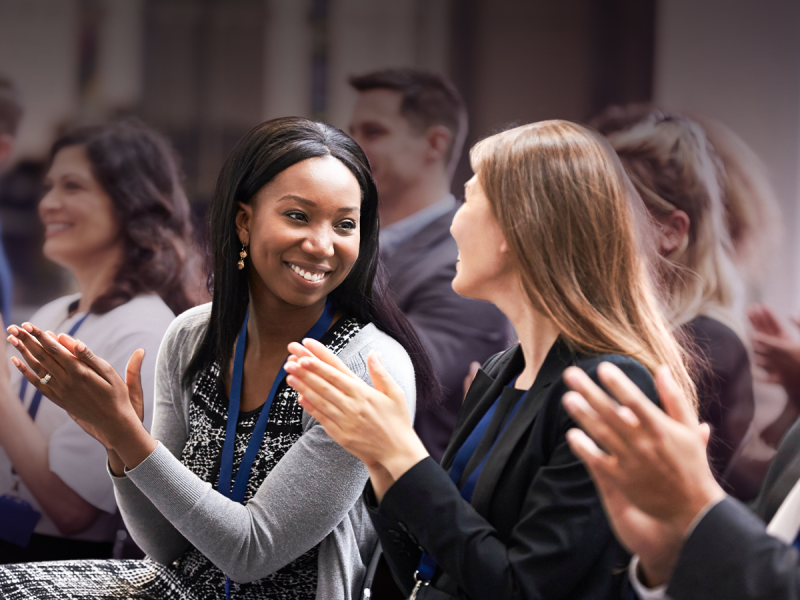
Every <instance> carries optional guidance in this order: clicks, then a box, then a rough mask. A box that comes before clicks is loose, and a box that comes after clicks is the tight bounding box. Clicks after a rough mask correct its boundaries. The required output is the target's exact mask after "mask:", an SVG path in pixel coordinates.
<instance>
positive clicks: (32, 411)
mask: <svg viewBox="0 0 800 600" xmlns="http://www.w3.org/2000/svg"><path fill="white" fill-rule="evenodd" d="M90 314H91V313H88V312H87V313H86V314H85V315H83V316H82V317H81V318H80V319H78V322H77V323H75V325H73V326H72V329H70V330H69V334H68V335H69V336H70V337H72V336H74V335H75V334H76V333H77V331H78V328H79V327H80V326H81V325H83V322H84V321H85V320H86V319H87V318H88V317H89V315H90ZM27 390H28V380H27V379H25V378H24V377H23V378H22V383H21V384H20V386H19V398H20V400H22V401H23V402H25V392H26V391H27ZM41 403H42V392H40V391H39V390H36V393H35V394H34V395H33V400H31V405H30V406H29V407H28V414H29V415H30V416H31V421H35V420H36V414H37V413H38V412H39V405H40V404H41Z"/></svg>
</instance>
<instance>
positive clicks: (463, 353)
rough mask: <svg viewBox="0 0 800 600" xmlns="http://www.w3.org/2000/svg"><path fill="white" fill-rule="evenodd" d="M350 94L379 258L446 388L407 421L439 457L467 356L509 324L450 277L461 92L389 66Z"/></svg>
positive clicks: (479, 352) (495, 342)
mask: <svg viewBox="0 0 800 600" xmlns="http://www.w3.org/2000/svg"><path fill="white" fill-rule="evenodd" d="M350 85H352V86H353V88H355V89H356V90H357V91H358V92H359V94H358V100H357V102H356V106H355V109H354V111H353V116H352V120H351V122H350V134H351V135H352V136H353V138H354V139H355V140H356V142H358V144H359V145H360V146H361V147H362V148H363V149H364V151H365V152H366V153H367V157H368V158H369V161H370V164H371V166H372V173H373V176H374V177H375V182H376V184H377V186H378V194H379V198H380V202H379V211H380V219H381V233H380V243H381V257H382V259H383V261H384V263H385V265H386V267H387V270H388V275H389V287H390V289H391V291H392V293H393V295H394V298H395V300H396V301H397V303H398V305H399V306H400V309H401V310H403V312H405V314H406V315H407V316H408V318H409V320H410V321H411V323H412V324H413V325H414V327H415V329H416V331H417V334H418V335H419V337H420V339H421V340H422V343H423V345H424V346H425V348H426V350H427V351H428V354H429V355H430V358H431V361H432V363H433V366H434V370H435V372H436V375H437V376H438V378H439V380H440V381H441V383H442V385H443V387H444V388H445V394H444V400H443V403H442V404H441V405H440V406H419V407H417V416H416V421H415V424H414V427H415V429H416V431H417V433H418V434H419V437H420V438H421V439H422V441H423V443H424V444H425V446H426V448H427V450H428V452H430V454H431V456H432V457H433V458H434V459H435V460H437V461H440V460H441V458H442V454H443V453H444V449H445V446H446V445H447V442H448V440H449V439H450V434H451V432H452V430H453V427H454V426H455V422H456V417H457V415H458V411H459V408H460V407H461V401H462V399H463V387H462V385H463V381H464V378H465V377H466V375H467V373H468V372H469V370H470V363H471V362H473V361H480V362H483V361H484V360H486V359H487V358H488V357H489V356H491V355H492V354H494V353H496V352H499V351H500V350H502V349H504V348H505V347H506V346H507V343H508V332H509V326H508V323H507V320H506V318H505V317H504V316H503V314H502V313H501V312H500V311H499V310H498V309H497V308H495V307H494V306H493V305H491V304H488V303H484V302H479V301H476V300H470V299H467V298H463V297H461V296H459V295H458V294H456V293H455V292H454V291H453V289H452V287H451V285H450V284H451V282H452V280H453V277H455V274H456V261H457V260H458V247H457V246H456V243H455V240H454V239H453V237H452V236H451V235H450V224H451V223H452V221H453V216H454V215H455V213H456V211H457V210H458V207H459V202H457V201H456V198H455V197H454V196H453V195H452V194H451V193H450V184H451V180H452V176H453V172H454V170H455V167H456V164H457V163H458V159H459V157H460V156H461V150H462V148H463V146H464V139H465V138H466V134H467V112H466V108H465V107H464V102H463V100H462V99H461V95H460V94H459V93H458V91H457V90H456V89H455V87H454V86H453V85H452V84H451V83H450V82H449V81H447V80H446V79H444V78H443V77H441V76H439V75H436V74H434V73H429V72H426V71H419V70H415V69H389V70H383V71H378V72H374V73H369V74H367V75H360V76H357V77H352V78H351V79H350Z"/></svg>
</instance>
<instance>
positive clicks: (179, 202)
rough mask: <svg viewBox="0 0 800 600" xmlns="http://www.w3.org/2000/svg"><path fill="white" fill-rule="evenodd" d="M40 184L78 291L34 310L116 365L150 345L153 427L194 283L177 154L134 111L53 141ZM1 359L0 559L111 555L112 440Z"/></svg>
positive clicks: (49, 253) (55, 252)
mask: <svg viewBox="0 0 800 600" xmlns="http://www.w3.org/2000/svg"><path fill="white" fill-rule="evenodd" d="M45 186H46V188H47V193H46V194H45V196H44V197H43V198H42V200H41V202H40V204H39V217H40V219H41V221H42V224H43V225H44V227H45V242H44V248H43V253H44V255H45V257H46V258H47V259H49V260H51V261H53V262H55V263H57V264H59V265H61V266H63V267H64V268H66V269H67V270H68V271H69V272H70V273H71V274H72V276H73V277H74V278H75V282H76V283H77V287H78V293H76V294H73V295H69V296H64V297H63V298H59V299H57V300H54V301H53V302H51V303H49V304H47V305H46V306H44V307H42V308H41V309H39V310H38V311H37V312H36V313H35V314H34V316H33V317H32V320H33V321H34V322H36V323H38V324H40V325H41V326H42V327H43V328H45V329H50V330H53V331H72V332H73V333H76V332H77V333H79V334H80V336H81V339H84V340H86V341H87V343H89V344H91V345H92V347H93V348H95V349H96V350H97V351H98V352H99V353H101V354H102V355H103V356H105V357H107V358H108V360H109V363H110V364H111V365H112V366H113V367H114V368H115V369H116V370H117V371H119V372H124V371H125V366H126V364H127V362H128V358H129V357H130V355H131V353H132V352H133V351H134V350H136V349H137V348H144V349H145V350H146V352H147V356H146V358H145V362H144V364H143V366H142V379H143V382H144V390H145V393H144V399H143V403H144V416H145V422H146V423H147V424H148V426H149V424H150V419H151V417H152V407H153V383H154V373H155V356H156V353H157V350H158V346H159V344H160V343H161V338H162V337H163V335H164V332H165V331H166V330H167V327H168V326H169V324H170V323H171V322H172V319H173V318H174V315H175V314H179V313H181V312H183V311H184V310H186V309H187V308H189V307H190V306H192V305H193V301H192V298H191V297H190V293H189V287H190V285H191V286H192V287H194V288H197V283H196V282H190V281H189V280H188V278H187V275H188V274H189V273H190V272H191V268H192V267H193V266H196V264H195V263H196V261H195V258H194V253H193V250H192V248H193V246H192V242H191V225H190V221H189V203H188V201H187V199H186V195H185V194H184V191H183V189H182V187H181V182H180V174H179V171H178V166H177V162H176V159H175V156H174V153H173V151H172V149H171V147H170V145H169V143H168V142H167V141H166V140H165V139H164V138H163V137H161V136H160V135H159V134H157V133H156V132H154V131H153V130H151V129H149V128H147V127H145V126H144V125H143V124H142V123H140V122H138V121H133V120H129V121H122V122H119V123H115V124H112V125H107V126H103V127H92V128H86V129H79V130H76V131H74V132H72V133H69V134H67V135H65V136H64V137H62V138H60V139H59V140H58V141H56V142H55V144H54V145H53V148H52V150H51V154H50V169H49V171H48V173H47V177H46V180H45ZM14 354H16V353H14ZM0 363H2V366H0V494H1V495H2V497H0V562H3V563H10V562H28V561H39V560H61V559H69V558H99V557H110V556H111V550H112V547H113V542H114V539H115V536H116V532H117V529H118V526H119V519H118V516H117V514H116V512H117V504H116V501H115V499H114V489H113V485H112V484H111V481H110V479H109V477H108V473H107V472H106V452H105V449H104V448H103V447H102V445H101V444H99V443H98V442H97V441H96V440H94V439H92V437H91V436H89V435H88V434H87V433H85V432H84V431H83V430H82V429H81V428H80V427H79V426H78V425H77V424H76V423H75V422H74V421H73V420H72V419H71V418H70V417H69V415H68V414H67V413H66V412H65V411H64V410H63V409H61V408H59V407H58V406H56V405H55V404H53V403H52V402H51V401H50V400H48V399H47V398H46V397H43V396H42V395H41V394H39V393H38V392H37V390H36V389H35V388H34V386H32V385H29V384H28V382H27V381H26V380H24V378H23V377H22V376H21V374H20V373H19V372H17V371H14V373H13V374H11V373H9V368H8V361H7V360H5V359H4V360H2V361H0Z"/></svg>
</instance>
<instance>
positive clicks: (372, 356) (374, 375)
mask: <svg viewBox="0 0 800 600" xmlns="http://www.w3.org/2000/svg"><path fill="white" fill-rule="evenodd" d="M367 369H369V376H370V378H371V379H372V385H373V386H375V389H376V390H378V391H379V392H382V393H384V394H386V395H387V396H389V397H390V398H392V399H393V400H397V399H398V398H402V399H403V400H404V401H405V397H406V395H405V393H404V392H403V389H402V388H401V387H400V386H399V385H397V382H395V380H394V379H392V376H391V375H389V371H387V370H386V368H385V367H384V366H383V363H382V362H381V355H380V353H379V352H376V351H374V350H373V351H372V352H370V353H369V356H367Z"/></svg>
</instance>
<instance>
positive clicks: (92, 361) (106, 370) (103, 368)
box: [73, 340, 117, 383]
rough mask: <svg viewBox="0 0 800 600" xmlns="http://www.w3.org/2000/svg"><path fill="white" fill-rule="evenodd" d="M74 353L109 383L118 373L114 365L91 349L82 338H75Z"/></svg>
mask: <svg viewBox="0 0 800 600" xmlns="http://www.w3.org/2000/svg"><path fill="white" fill-rule="evenodd" d="M73 353H74V354H75V357H76V358H77V359H78V360H80V361H81V362H82V363H83V364H85V365H86V366H87V367H89V368H90V369H92V370H93V371H94V372H95V373H97V374H98V375H100V377H102V378H103V379H105V380H106V381H107V382H109V383H111V381H112V379H113V376H114V375H116V374H117V372H116V371H115V370H114V367H112V366H111V365H109V364H108V363H107V362H106V361H104V360H103V359H102V358H100V357H99V356H97V355H96V354H95V353H94V352H92V351H91V350H89V347H88V346H87V345H86V344H84V343H83V342H82V341H80V340H75V344H74V345H73Z"/></svg>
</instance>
